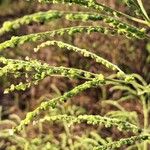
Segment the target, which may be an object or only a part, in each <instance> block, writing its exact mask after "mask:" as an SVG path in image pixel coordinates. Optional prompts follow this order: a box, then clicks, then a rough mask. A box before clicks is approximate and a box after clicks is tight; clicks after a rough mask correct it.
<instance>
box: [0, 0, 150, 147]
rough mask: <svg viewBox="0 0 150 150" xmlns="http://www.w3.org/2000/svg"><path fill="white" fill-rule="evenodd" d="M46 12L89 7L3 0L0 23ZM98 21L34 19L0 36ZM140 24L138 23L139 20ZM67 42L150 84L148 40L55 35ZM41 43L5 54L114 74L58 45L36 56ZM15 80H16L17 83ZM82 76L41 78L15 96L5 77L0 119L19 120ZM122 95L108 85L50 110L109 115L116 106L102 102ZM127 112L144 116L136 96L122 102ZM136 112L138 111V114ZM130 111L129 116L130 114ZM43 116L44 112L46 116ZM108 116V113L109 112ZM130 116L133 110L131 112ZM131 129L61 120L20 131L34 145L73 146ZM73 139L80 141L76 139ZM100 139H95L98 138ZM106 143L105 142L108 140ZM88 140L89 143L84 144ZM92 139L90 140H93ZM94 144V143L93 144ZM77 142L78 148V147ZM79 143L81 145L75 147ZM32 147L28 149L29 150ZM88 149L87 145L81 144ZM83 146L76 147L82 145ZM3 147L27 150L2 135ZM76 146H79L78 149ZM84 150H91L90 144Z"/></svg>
mask: <svg viewBox="0 0 150 150" xmlns="http://www.w3.org/2000/svg"><path fill="white" fill-rule="evenodd" d="M98 2H102V3H104V4H106V5H107V6H111V7H112V8H115V9H117V10H120V11H122V12H125V13H128V14H131V15H132V14H133V12H131V11H130V10H129V8H128V7H127V6H126V5H125V3H124V2H123V0H107V1H105V0H98ZM144 5H145V7H146V10H147V12H148V14H149V15H150V1H148V0H145V2H144ZM46 10H63V11H69V10H72V11H87V9H86V8H82V7H79V6H77V5H72V6H67V5H54V4H53V5H52V4H49V5H44V4H38V3H36V2H26V1H22V0H0V26H2V24H3V23H4V22H5V21H8V20H13V19H16V18H19V17H21V16H24V15H27V14H32V13H34V12H38V11H46ZM85 24H86V25H99V24H101V22H99V21H95V22H90V21H89V22H86V23H85V22H79V21H66V20H65V19H59V20H54V21H50V22H46V23H45V24H43V23H34V24H30V25H28V26H22V27H21V28H20V29H18V30H16V31H12V32H9V33H7V34H5V35H4V36H2V37H1V38H0V42H3V41H6V40H8V39H10V38H11V37H12V36H16V35H25V34H31V33H37V32H42V31H48V30H52V29H59V28H62V27H69V26H77V25H85ZM135 25H136V26H139V25H138V24H135ZM55 39H59V40H61V41H64V42H68V43H70V44H73V45H75V46H78V47H80V48H86V49H90V50H91V51H92V52H94V53H96V54H97V55H100V56H102V57H104V58H106V59H108V60H109V61H111V62H112V63H114V64H117V65H118V66H119V67H120V68H121V69H122V70H124V71H125V72H126V73H138V74H140V75H141V76H142V77H143V78H144V79H145V80H146V81H147V82H148V83H149V82H150V42H148V41H147V40H140V41H139V40H130V39H127V38H125V37H124V36H114V37H112V36H108V35H103V34H99V33H92V34H91V35H86V34H76V35H73V36H71V37H70V36H68V35H64V36H63V37H59V36H58V37H55ZM36 45H37V43H28V44H24V45H23V46H19V47H17V48H15V49H13V50H5V51H4V52H3V53H2V55H3V56H5V57H6V58H13V59H25V58H26V56H28V57H29V58H32V59H39V60H41V61H42V62H46V63H48V64H50V65H52V66H66V67H74V68H80V69H84V70H88V71H91V72H95V73H103V74H105V75H109V74H110V73H111V72H110V71H109V70H106V69H105V68H104V67H103V66H101V65H99V64H96V63H95V62H93V61H91V60H90V59H87V58H83V57H82V56H80V55H78V54H76V53H72V52H66V51H65V50H60V49H58V48H56V47H50V48H44V49H43V50H42V51H40V52H38V53H37V54H35V53H34V52H33V48H34V47H36ZM13 82H14V81H13ZM82 82H83V81H81V80H69V79H67V78H58V77H57V78H56V77H48V78H46V79H44V80H43V81H42V82H40V84H39V85H37V86H34V87H32V88H31V89H29V90H26V91H25V92H13V93H10V94H6V95H4V94H3V91H4V89H5V87H7V85H9V84H10V83H11V80H8V79H6V78H0V120H12V121H14V122H15V123H18V122H20V120H21V119H23V118H24V117H25V115H26V113H27V112H29V111H32V110H33V109H35V108H36V107H37V106H38V105H39V104H40V103H41V101H42V100H43V97H47V98H53V97H56V96H59V95H61V94H63V93H64V92H66V91H69V90H70V89H72V88H73V87H75V86H76V85H78V84H80V83H82ZM122 94H123V93H122V92H121V91H115V92H113V91H111V90H110V87H108V86H105V87H101V88H96V89H90V90H87V91H86V92H84V93H82V94H80V95H78V96H76V97H74V98H73V99H72V100H71V101H70V102H67V103H66V104H64V105H63V106H60V107H59V108H58V110H55V111H53V112H47V113H49V114H58V113H60V114H63V113H67V114H74V115H79V114H100V115H107V113H108V111H110V110H116V108H115V107H114V106H111V105H109V106H106V105H103V104H102V103H100V102H101V100H107V99H115V100H116V99H119V98H120V97H121V95H122ZM121 105H122V106H123V107H124V108H125V109H126V110H128V111H129V112H131V114H132V115H133V118H134V117H135V115H138V117H139V119H140V118H142V116H143V115H142V112H141V110H142V108H141V105H140V104H139V103H138V101H135V100H134V99H131V100H129V101H127V102H126V103H122V104H121ZM135 111H136V112H137V114H135ZM131 114H130V115H131ZM43 115H44V114H43ZM108 115H109V114H108ZM128 115H129V114H128ZM12 126H13V124H11V123H7V122H5V123H2V124H0V130H3V129H6V128H10V127H12ZM130 134H131V133H129V134H127V133H120V132H119V131H117V130H116V129H115V128H110V129H109V128H108V129H105V128H104V127H102V126H101V127H98V126H94V127H92V126H87V125H85V124H81V125H75V126H74V127H71V128H69V127H67V125H66V124H65V123H64V124H63V125H62V124H55V123H51V124H48V123H47V124H44V125H43V124H38V125H35V126H33V125H29V127H28V128H27V129H26V131H23V134H22V135H21V136H22V137H24V138H25V139H26V141H28V142H30V148H31V149H42V150H48V149H58V148H59V149H66V150H67V149H71V150H73V148H74V147H75V146H74V145H75V144H76V145H77V144H78V145H81V143H80V140H81V138H82V139H86V138H87V139H88V138H89V139H90V141H89V143H90V144H91V143H92V142H93V141H92V139H97V140H100V139H101V137H102V138H105V139H107V140H106V141H109V140H112V139H111V138H110V137H112V138H113V139H117V138H118V137H128V136H129V135H130ZM74 139H76V140H77V141H78V142H77V143H74ZM97 140H96V141H97ZM104 142H105V141H104ZM87 143H88V141H85V145H86V144H87ZM89 143H88V144H89ZM92 144H93V143H92ZM73 146H74V147H73ZM76 147H77V146H76ZM30 148H29V147H27V149H30ZM82 148H83V147H82ZM82 148H78V147H77V149H81V150H82ZM0 149H25V148H24V147H22V146H21V145H18V144H17V143H15V142H14V141H13V142H12V141H11V140H9V139H7V138H6V139H4V138H1V139H0ZM74 149H75V148H74ZM83 149H90V147H86V146H85V148H83Z"/></svg>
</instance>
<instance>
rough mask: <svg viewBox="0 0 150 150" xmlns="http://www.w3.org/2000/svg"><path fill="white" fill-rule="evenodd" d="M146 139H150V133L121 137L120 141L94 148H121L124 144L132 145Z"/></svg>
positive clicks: (100, 149)
mask: <svg viewBox="0 0 150 150" xmlns="http://www.w3.org/2000/svg"><path fill="white" fill-rule="evenodd" d="M146 140H150V135H139V136H132V137H130V138H124V139H120V140H119V141H115V142H110V143H108V144H107V145H105V146H99V147H96V148H94V150H110V149H116V148H120V147H122V146H124V145H127V146H130V145H133V144H134V143H136V142H143V141H146Z"/></svg>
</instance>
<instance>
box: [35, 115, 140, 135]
mask: <svg viewBox="0 0 150 150" xmlns="http://www.w3.org/2000/svg"><path fill="white" fill-rule="evenodd" d="M45 121H60V122H62V121H63V122H67V123H68V124H74V123H82V122H86V123H87V124H91V125H100V124H103V125H104V126H105V127H107V128H108V127H112V126H117V128H118V129H119V130H121V131H123V130H126V131H133V132H135V133H137V132H139V133H140V132H141V131H142V130H141V129H140V128H138V127H136V126H135V125H133V124H131V123H128V122H125V121H122V120H119V119H113V118H108V117H102V116H99V115H80V116H71V115H56V116H46V117H44V118H43V119H40V120H39V121H37V123H38V122H45Z"/></svg>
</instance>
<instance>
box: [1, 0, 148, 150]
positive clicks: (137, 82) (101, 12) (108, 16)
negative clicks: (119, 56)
mask: <svg viewBox="0 0 150 150" xmlns="http://www.w3.org/2000/svg"><path fill="white" fill-rule="evenodd" d="M37 1H39V2H41V3H47V4H49V3H53V4H57V3H60V4H78V5H80V6H85V7H87V8H91V9H92V10H94V12H71V11H69V12H65V11H56V10H50V11H46V12H37V13H34V14H31V15H26V16H23V17H21V18H18V19H16V20H12V21H6V22H4V23H3V25H2V27H1V28H0V36H2V35H4V34H5V33H7V32H9V31H13V30H16V29H19V28H20V27H21V26H23V25H29V24H32V23H45V22H48V21H52V20H55V19H66V20H69V21H83V22H87V21H91V22H93V21H101V22H103V23H104V25H101V26H100V25H99V24H98V23H99V22H96V24H98V25H97V26H96V25H95V26H93V25H92V26H73V27H67V28H60V29H57V30H51V31H46V32H40V33H33V34H28V35H22V36H13V37H12V38H11V39H10V40H7V41H5V42H3V43H0V52H2V53H3V51H4V50H5V49H9V48H16V47H17V46H19V45H23V44H25V43H26V42H31V43H33V42H39V41H40V42H41V41H42V43H41V44H38V46H37V47H36V48H34V51H35V52H37V51H38V50H40V49H41V48H44V47H46V46H57V47H59V48H61V49H66V50H68V51H74V52H77V53H79V54H81V55H83V56H84V57H87V58H91V59H92V60H94V61H95V62H97V63H100V64H102V65H103V66H105V67H107V68H108V69H109V70H113V71H114V72H115V73H114V74H111V75H109V76H106V75H105V76H104V75H103V74H101V73H92V72H90V71H84V70H81V69H76V68H69V67H63V66H60V67H55V66H50V65H48V64H47V63H42V62H41V61H39V60H31V59H27V60H18V59H7V58H4V57H2V56H1V57H0V77H1V78H2V77H13V78H15V79H17V82H19V83H18V84H15V83H14V82H13V83H12V84H10V87H9V88H7V89H5V93H9V92H12V91H14V90H26V89H28V88H30V87H31V86H32V85H37V84H39V81H41V80H43V79H44V78H46V77H48V76H62V77H67V78H69V79H72V78H73V79H84V80H83V81H85V82H84V83H82V84H80V85H78V86H76V87H74V88H73V89H72V90H70V91H68V92H65V93H64V94H63V95H61V96H59V97H56V98H53V99H51V100H50V99H46V98H45V99H44V101H43V102H42V103H41V104H40V105H39V106H38V107H37V108H36V109H35V110H33V111H31V112H29V113H27V115H26V117H25V119H24V120H22V121H21V122H20V123H19V125H16V126H15V127H14V128H13V129H12V130H9V137H11V136H14V137H17V136H15V135H17V133H19V132H21V131H22V129H23V128H24V127H25V126H27V125H28V124H30V123H31V122H33V125H34V123H36V124H39V123H43V122H45V121H60V122H63V123H64V124H65V123H67V124H68V125H72V124H74V123H87V124H89V125H104V127H106V128H109V127H113V126H115V127H117V129H119V130H120V131H132V132H133V133H135V134H136V136H131V137H129V138H122V139H120V140H119V141H107V142H106V143H105V144H104V145H101V144H99V143H98V142H96V144H95V145H98V146H96V147H95V148H93V149H95V150H113V149H116V148H121V147H122V146H129V145H135V144H136V143H141V142H142V143H144V144H143V145H144V146H143V147H144V150H147V143H146V142H147V141H149V140H150V135H149V134H146V133H149V131H148V130H149V128H148V123H149V122H148V115H149V110H150V109H149V96H150V84H148V83H146V81H145V80H144V79H143V78H142V77H141V76H140V75H137V74H126V73H125V72H124V71H122V70H121V69H120V68H119V67H118V66H117V65H115V64H113V63H111V62H110V61H108V60H106V59H104V58H102V57H100V56H98V55H96V54H95V53H93V52H91V51H89V50H86V49H82V48H79V47H76V46H73V45H71V44H68V43H65V42H62V41H58V40H50V39H49V38H50V37H53V38H54V37H55V36H56V35H59V36H63V35H65V34H68V35H69V36H72V35H73V34H75V33H87V34H91V33H93V32H98V33H102V34H105V35H113V36H114V35H125V36H126V37H127V38H132V39H135V38H136V39H150V36H149V34H147V31H146V30H147V29H146V27H144V28H138V27H136V26H135V25H131V24H129V23H126V21H127V22H128V21H134V22H136V23H139V24H144V25H147V26H148V27H150V19H149V17H148V15H147V13H146V11H145V9H144V6H143V3H142V1H141V0H137V1H133V0H126V1H125V2H126V4H127V5H128V6H130V7H131V8H134V10H135V13H136V14H137V16H138V17H140V18H135V17H133V16H130V15H127V14H125V13H122V12H120V11H117V10H115V9H112V8H110V7H108V6H105V5H104V4H101V3H98V2H97V1H96V0H37ZM141 18H142V19H144V20H142V19H141ZM124 20H125V22H124ZM91 22H89V23H91ZM45 40H46V42H45ZM20 80H21V81H20ZM103 85H109V86H112V87H111V91H113V92H114V91H116V90H119V91H122V95H123V96H124V97H122V99H121V98H120V99H119V100H118V101H115V102H114V100H108V101H106V102H105V101H104V102H105V105H113V106H115V107H116V108H118V109H119V111H115V113H117V115H118V116H119V115H120V114H121V115H123V117H124V118H127V115H128V114H131V113H132V112H131V113H126V112H127V111H126V110H125V109H123V107H122V106H121V104H120V103H119V102H120V101H125V100H126V99H131V98H133V97H136V99H137V98H138V99H140V102H141V103H142V105H143V116H144V125H143V127H142V126H141V125H139V124H138V123H135V124H133V123H131V122H132V121H131V122H128V121H130V119H128V121H126V120H123V119H121V118H115V117H114V118H113V117H110V116H111V115H110V114H111V113H112V114H115V113H113V112H110V113H108V114H109V115H110V116H109V117H102V116H100V115H73V114H71V115H68V114H66V113H64V114H56V115H46V116H45V117H43V118H42V119H40V118H37V117H38V115H39V114H40V113H41V112H42V111H45V110H51V109H55V108H56V107H57V106H58V105H60V104H62V103H64V102H66V101H67V100H69V99H71V98H72V97H74V96H76V95H78V94H79V93H81V92H83V91H85V90H87V89H90V88H94V87H99V86H103ZM103 97H106V96H105V94H104V93H103ZM121 111H123V112H121ZM125 115H126V116H125ZM112 116H113V115H112ZM130 118H132V117H130ZM136 119H137V120H138V117H137V116H136ZM34 120H37V121H34ZM137 120H136V121H137ZM65 127H66V126H65ZM66 128H67V127H66ZM66 128H65V129H66ZM66 130H67V129H66ZM10 135H11V136H10ZM68 135H69V132H68V131H67V136H68ZM2 136H3V137H5V134H3V135H2ZM6 137H7V138H8V134H7V135H6ZM68 137H69V138H70V137H71V136H68ZM19 139H20V137H19ZM21 140H24V138H21ZM87 140H88V139H87ZM90 140H91V139H90ZM103 141H104V140H103ZM93 142H95V141H93ZM25 143H28V144H29V142H28V141H25Z"/></svg>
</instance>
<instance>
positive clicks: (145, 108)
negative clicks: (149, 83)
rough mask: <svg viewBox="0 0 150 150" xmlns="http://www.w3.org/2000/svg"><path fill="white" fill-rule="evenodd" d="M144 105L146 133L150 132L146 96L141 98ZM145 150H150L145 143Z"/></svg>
mask: <svg viewBox="0 0 150 150" xmlns="http://www.w3.org/2000/svg"><path fill="white" fill-rule="evenodd" d="M141 100H142V104H143V115H144V133H145V134H146V131H147V130H148V106H147V103H146V97H145V96H144V95H142V96H141ZM143 150H148V144H147V142H146V141H144V144H143Z"/></svg>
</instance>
